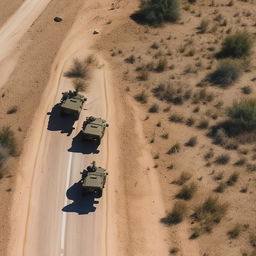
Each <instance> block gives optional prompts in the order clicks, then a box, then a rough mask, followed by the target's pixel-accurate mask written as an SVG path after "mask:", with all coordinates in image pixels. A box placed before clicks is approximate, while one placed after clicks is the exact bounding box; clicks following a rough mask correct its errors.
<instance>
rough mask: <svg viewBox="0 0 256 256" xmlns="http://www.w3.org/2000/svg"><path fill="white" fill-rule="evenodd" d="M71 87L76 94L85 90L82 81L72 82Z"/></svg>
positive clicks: (85, 87)
mask: <svg viewBox="0 0 256 256" xmlns="http://www.w3.org/2000/svg"><path fill="white" fill-rule="evenodd" d="M72 83H73V87H74V89H75V90H76V91H77V92H84V91H86V89H87V85H86V84H85V81H84V80H82V79H79V78H77V79H75V80H73V81H72Z"/></svg>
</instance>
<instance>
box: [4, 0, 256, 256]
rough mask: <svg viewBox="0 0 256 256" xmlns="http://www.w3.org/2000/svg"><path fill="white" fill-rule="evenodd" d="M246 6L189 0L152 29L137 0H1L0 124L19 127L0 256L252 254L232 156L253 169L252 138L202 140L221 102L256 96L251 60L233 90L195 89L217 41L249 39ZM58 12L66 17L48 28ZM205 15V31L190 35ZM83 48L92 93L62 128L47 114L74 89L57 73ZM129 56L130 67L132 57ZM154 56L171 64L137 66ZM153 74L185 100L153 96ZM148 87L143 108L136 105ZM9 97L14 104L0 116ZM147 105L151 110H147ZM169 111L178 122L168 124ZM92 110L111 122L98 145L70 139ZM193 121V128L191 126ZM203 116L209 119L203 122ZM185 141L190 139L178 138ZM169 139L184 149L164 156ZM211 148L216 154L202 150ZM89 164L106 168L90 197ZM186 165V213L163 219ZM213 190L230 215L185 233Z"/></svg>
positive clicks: (251, 205)
mask: <svg viewBox="0 0 256 256" xmlns="http://www.w3.org/2000/svg"><path fill="white" fill-rule="evenodd" d="M253 4H254V3H251V2H240V1H234V3H233V5H227V3H223V1H221V0H219V1H215V2H214V3H213V4H212V1H206V2H197V3H195V4H194V5H191V4H188V3H187V1H183V2H182V11H181V19H180V20H179V22H178V23H177V24H166V25H164V26H162V27H160V28H152V27H148V26H143V25H139V24H137V23H136V22H135V21H133V20H132V19H131V18H130V15H131V14H132V13H134V12H135V11H136V10H137V9H138V5H139V1H137V0H136V1H135V0H134V1H128V0H118V1H114V2H112V1H109V0H106V1H105V0H104V1H93V0H87V1H84V0H78V1H68V0H63V1H57V0H52V1H49V0H45V1H36V0H25V1H13V2H12V4H9V5H8V4H7V2H6V1H1V3H0V10H5V12H4V15H2V16H1V18H0V45H1V48H2V49H4V51H2V52H1V54H0V71H1V73H3V74H4V75H3V76H2V78H1V80H0V95H1V98H0V106H1V109H0V126H4V125H8V126H10V127H11V129H12V130H13V131H14V134H15V137H16V140H17V145H18V152H19V154H18V155H17V156H15V157H10V158H9V159H8V161H7V162H6V163H5V166H4V168H3V169H2V170H1V171H2V173H3V178H2V179H1V180H0V194H1V202H2V204H1V207H0V217H1V219H2V220H6V221H4V222H3V221H2V223H1V232H0V245H1V246H0V254H1V255H7V256H12V255H15V256H17V255H23V256H27V255H28V256H30V255H33V256H34V255H42V256H46V255H47V256H56V255H67V256H69V255H75V256H79V255H95V256H96V255H97V256H99V255H128V256H130V255H131V256H137V255H138V256H142V255H152V256H157V255H166V256H167V255H169V254H170V250H171V251H172V252H173V253H175V254H176V255H184V256H190V255H194V256H197V255H198V256H199V255H200V256H201V255H203V256H216V255H218V256H223V255H225V256H229V255H230V256H231V255H232V256H234V255H235V256H236V255H237V256H238V255H244V256H245V255H254V254H251V253H253V246H252V245H251V244H252V242H250V241H251V240H250V239H251V238H250V237H252V235H253V234H255V223H254V220H255V210H256V209H255V202H254V201H255V200H254V198H255V172H248V170H247V169H246V166H238V165H234V163H235V162H236V161H237V160H239V159H240V158H241V157H246V158H247V161H248V162H249V163H251V164H253V161H254V160H255V157H254V151H255V149H254V145H253V144H244V145H239V148H238V149H236V150H226V149H224V148H223V147H221V146H219V145H214V144H213V143H212V140H211V139H210V138H209V137H207V136H206V133H207V129H209V127H210V126H211V125H213V124H216V122H218V121H221V120H224V119H225V116H226V112H225V108H226V107H228V106H229V105H230V104H232V102H233V101H234V100H235V99H240V98H242V97H250V95H244V94H243V93H241V88H242V87H243V86H245V85H249V86H250V87H251V88H252V92H254V90H255V88H254V80H253V78H254V75H253V74H254V70H255V65H254V63H253V62H251V64H250V71H248V72H245V73H244V74H243V75H242V76H241V78H240V79H239V81H238V82H236V83H235V84H234V85H233V86H231V87H230V88H227V89H225V90H224V89H220V88H217V87H213V86H209V87H207V88H206V89H205V90H206V92H204V96H201V97H202V98H199V100H198V99H197V100H195V98H196V97H197V96H196V95H202V93H201V94H200V90H202V88H200V87H198V86H197V85H198V83H199V82H200V81H202V79H203V78H204V77H205V76H206V75H207V74H208V73H209V72H211V71H213V70H214V69H215V67H216V65H217V60H216V59H215V58H214V53H216V52H217V51H218V50H219V48H220V47H221V42H222V40H223V38H225V36H226V35H228V34H230V33H232V32H235V31H237V30H244V29H246V30H247V31H249V32H250V33H251V34H252V35H254V34H255V32H256V31H255V21H254V16H255V10H254V8H253V7H254V5H253ZM55 16H59V17H61V18H63V21H62V22H60V23H55V22H54V21H53V18H54V17H55ZM204 19H207V20H208V23H207V24H208V25H207V26H208V27H207V31H206V32H205V33H198V26H199V25H200V23H201V22H202V20H204ZM94 31H97V32H99V33H98V34H94V33H93V32H94ZM10 41H11V42H10ZM152 45H153V46H152ZM252 54H254V53H252ZM89 55H93V56H94V58H95V59H96V61H95V62H94V64H93V65H92V67H91V68H90V77H89V79H88V81H87V82H86V84H87V86H88V88H87V90H86V91H85V92H83V94H84V95H85V96H86V97H87V98H88V101H87V102H86V103H85V105H84V110H83V111H82V114H81V116H80V119H79V121H77V122H76V123H75V124H74V129H73V130H72V132H71V134H70V135H68V134H67V133H66V132H61V129H60V127H58V119H57V120H55V118H56V117H55V116H54V115H53V114H52V115H51V114H50V113H54V106H55V105H56V104H57V103H58V102H59V100H60V97H61V93H62V92H63V91H65V90H68V89H72V81H71V80H70V79H68V78H66V77H65V76H64V73H65V72H66V71H67V70H68V69H69V68H70V66H71V65H72V62H73V60H74V58H78V59H80V60H84V59H85V58H86V57H88V56H89ZM130 56H133V57H134V63H129V61H127V60H126V59H127V58H129V57H130ZM161 58H166V60H167V63H168V68H166V69H165V70H164V71H163V72H154V70H151V71H149V72H148V74H147V77H145V79H141V77H140V75H141V74H143V73H140V71H141V70H143V67H145V66H146V64H148V63H151V64H152V63H157V61H159V59H161ZM252 59H253V55H252ZM152 65H154V64H152ZM160 83H163V84H168V83H171V84H172V85H173V86H174V88H178V87H179V88H182V89H181V91H182V92H185V91H186V92H187V95H188V94H190V96H187V99H186V100H185V101H184V102H183V103H182V104H173V103H170V102H165V101H162V100H159V99H158V98H157V97H155V96H154V94H153V90H152V89H154V88H155V87H157V86H158V85H159V84H160ZM142 92H143V93H144V94H145V95H146V101H145V102H144V104H142V103H140V102H139V101H138V100H136V96H137V95H138V94H140V93H142ZM205 94H206V96H205ZM207 95H210V96H209V97H208V98H207ZM206 99H208V100H206ZM209 99H210V100H209ZM154 104H155V105H154ZM13 106H17V112H16V113H14V114H6V113H7V112H8V110H9V109H10V108H11V107H13ZM152 106H157V107H156V108H157V110H156V111H151V110H149V109H150V108H152ZM174 114H175V115H176V116H181V120H180V122H170V121H169V119H170V116H171V115H174ZM89 115H98V116H101V117H103V118H105V119H106V120H107V121H108V123H109V124H110V126H109V128H108V129H107V131H106V134H105V136H104V140H103V142H102V144H101V145H100V147H99V148H98V150H99V152H95V151H94V150H93V149H91V148H90V147H84V145H81V144H80V143H79V142H78V144H76V143H77V140H76V136H77V134H78V133H79V131H80V129H81V126H82V122H83V120H84V119H85V117H86V116H89ZM190 117H193V120H194V122H195V124H193V125H192V126H188V125H186V123H187V121H186V120H187V119H188V118H190ZM203 119H207V120H208V127H206V128H205V129H199V128H198V125H199V123H200V121H201V120H203ZM193 136H194V137H195V136H196V137H197V143H196V145H195V146H194V147H188V146H186V145H185V144H186V142H187V141H188V140H189V139H190V138H191V137H193ZM176 143H178V144H179V147H180V148H179V150H178V152H176V153H173V154H169V153H168V154H167V152H168V151H169V149H170V148H171V147H172V146H173V145H175V144H176ZM209 152H211V154H210V155H213V156H212V159H210V158H209V159H206V157H205V155H206V154H207V153H209ZM212 152H213V153H212ZM224 153H225V154H229V157H230V159H231V160H230V161H229V163H227V164H226V165H216V163H215V162H214V159H215V158H216V157H217V156H218V155H220V154H224ZM93 160H96V161H97V163H98V164H99V165H101V166H102V167H104V168H106V169H107V170H108V172H109V175H108V180H107V185H106V187H105V189H104V193H103V197H102V198H101V199H99V200H95V201H86V202H85V201H83V199H82V198H81V197H80V194H79V189H78V187H79V180H80V178H81V176H80V171H82V170H83V169H84V168H85V167H86V166H87V165H89V164H90V163H91V162H92V161H93ZM234 171H236V172H239V179H238V181H237V182H236V184H235V185H233V186H227V188H226V189H225V191H224V193H217V192H215V189H216V186H218V184H219V183H220V182H221V179H223V180H227V179H228V177H229V176H230V174H232V173H233V172H234ZM182 172H189V173H190V174H191V177H190V180H189V182H187V183H188V184H190V183H191V182H194V183H196V186H197V191H196V193H195V195H194V197H193V198H192V199H191V200H189V201H188V202H186V205H187V208H188V211H187V212H186V215H185V217H184V220H183V221H182V222H181V223H180V224H177V225H171V226H167V225H164V224H163V223H161V221H160V220H161V219H162V218H163V217H165V216H166V214H167V213H168V212H169V211H170V210H171V209H172V207H173V206H174V204H175V202H177V201H180V200H177V198H176V194H177V193H178V191H179V190H180V188H181V186H178V185H177V184H175V181H176V180H177V179H178V178H179V177H180V175H181V173H182ZM243 188H247V189H246V192H242V193H241V191H244V190H242V189H243ZM208 195H213V196H215V195H216V196H218V198H219V200H221V202H227V203H228V205H229V206H228V211H227V214H226V215H225V216H224V217H223V219H222V220H221V222H220V223H219V224H217V225H215V226H214V227H213V228H212V229H211V230H210V231H209V232H208V233H204V234H200V235H199V237H197V238H196V239H189V237H190V236H191V234H192V231H193V228H194V227H195V226H196V225H197V223H195V221H194V219H193V218H191V214H192V213H193V209H194V208H195V206H197V205H198V204H199V203H201V202H202V201H203V200H204V199H205V198H206V197H207V196H208ZM245 209H246V210H245ZM236 224H239V225H240V226H241V227H242V229H241V234H239V236H238V238H236V239H230V238H229V237H228V235H227V232H228V231H229V230H230V229H231V228H232V227H234V225H236Z"/></svg>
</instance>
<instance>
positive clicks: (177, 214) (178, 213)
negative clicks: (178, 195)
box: [161, 202, 187, 225]
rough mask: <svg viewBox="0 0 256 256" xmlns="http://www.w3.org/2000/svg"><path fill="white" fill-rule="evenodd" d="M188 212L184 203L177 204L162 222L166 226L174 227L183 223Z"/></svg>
mask: <svg viewBox="0 0 256 256" xmlns="http://www.w3.org/2000/svg"><path fill="white" fill-rule="evenodd" d="M186 211H187V207H186V205H185V204H184V203H183V202H176V203H175V205H174V207H173V209H172V211H171V212H170V213H168V214H167V216H166V217H164V218H162V219H161V222H162V223H164V224H166V225H174V224H178V223H180V222H182V220H183V218H184V216H185V214H186Z"/></svg>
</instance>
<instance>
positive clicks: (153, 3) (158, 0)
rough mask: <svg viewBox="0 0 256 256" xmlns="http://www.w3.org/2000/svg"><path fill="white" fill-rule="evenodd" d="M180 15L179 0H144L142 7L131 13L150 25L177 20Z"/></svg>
mask: <svg viewBox="0 0 256 256" xmlns="http://www.w3.org/2000/svg"><path fill="white" fill-rule="evenodd" d="M179 17H180V3H179V0H144V1H142V2H141V4H140V9H139V10H138V11H137V12H136V13H134V14H133V15H131V18H132V19H134V20H135V21H136V22H138V23H141V24H148V25H150V26H159V25H161V24H163V23H165V22H176V21H177V20H178V19H179Z"/></svg>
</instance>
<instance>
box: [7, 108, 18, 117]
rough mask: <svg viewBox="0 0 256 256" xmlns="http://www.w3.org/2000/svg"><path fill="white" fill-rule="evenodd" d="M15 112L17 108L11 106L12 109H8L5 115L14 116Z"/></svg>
mask: <svg viewBox="0 0 256 256" xmlns="http://www.w3.org/2000/svg"><path fill="white" fill-rule="evenodd" d="M17 110H18V107H17V106H12V107H10V108H9V109H8V110H7V112H6V114H7V115H11V114H14V113H16V112H17Z"/></svg>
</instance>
